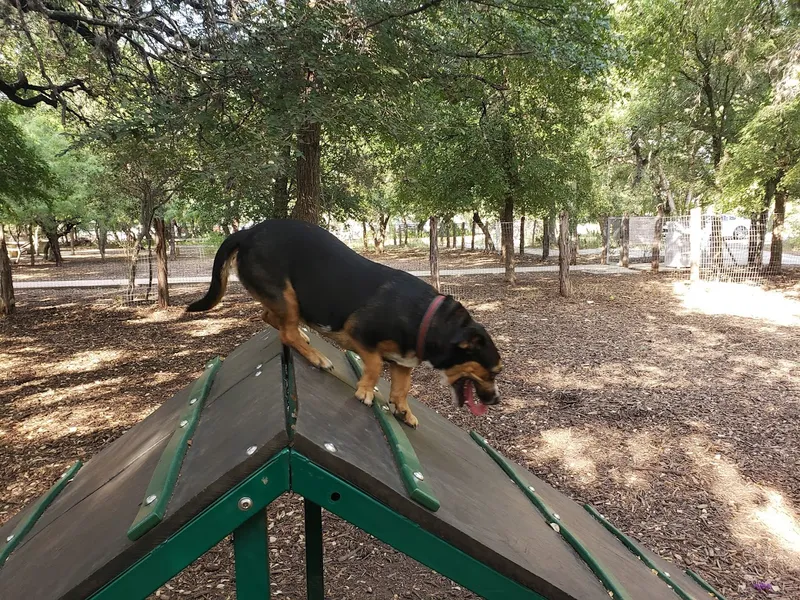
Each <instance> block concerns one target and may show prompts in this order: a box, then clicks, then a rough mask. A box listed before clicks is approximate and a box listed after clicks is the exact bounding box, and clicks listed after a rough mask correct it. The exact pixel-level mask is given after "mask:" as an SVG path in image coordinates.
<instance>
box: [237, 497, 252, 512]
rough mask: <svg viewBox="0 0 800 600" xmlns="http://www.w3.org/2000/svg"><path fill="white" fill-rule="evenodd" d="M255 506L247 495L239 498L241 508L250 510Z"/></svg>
mask: <svg viewBox="0 0 800 600" xmlns="http://www.w3.org/2000/svg"><path fill="white" fill-rule="evenodd" d="M251 508H253V501H252V500H251V499H250V498H248V497H247V496H245V497H244V498H239V510H250V509H251Z"/></svg>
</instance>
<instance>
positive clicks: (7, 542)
mask: <svg viewBox="0 0 800 600" xmlns="http://www.w3.org/2000/svg"><path fill="white" fill-rule="evenodd" d="M82 466H83V463H82V462H81V461H78V462H76V463H75V464H74V465H72V466H71V467H70V468H69V469H67V471H66V472H65V473H64V474H62V475H61V477H59V479H58V481H57V482H56V483H55V484H53V486H52V487H51V488H50V489H49V490H47V493H46V494H45V495H44V496H42V497H41V498H39V499H38V500H37V501H36V503H35V504H34V505H33V508H32V509H31V512H30V514H28V516H26V517H25V518H24V519H22V520H21V521H20V522H19V524H17V526H16V527H15V528H14V531H12V532H11V533H10V534H9V535H8V536H6V537H5V539H2V540H0V567H2V566H3V563H5V562H6V559H7V558H8V557H9V555H10V554H11V552H12V551H13V550H14V548H16V547H17V546H18V545H19V543H20V542H21V541H22V539H23V538H24V537H25V536H26V535H27V534H28V532H29V531H30V530H31V529H33V526H34V525H36V521H38V520H39V517H41V516H42V514H43V513H44V511H45V510H47V507H48V506H50V505H51V504H52V503H53V500H55V499H56V496H58V495H59V494H60V493H61V490H63V489H64V488H65V487H66V485H67V484H68V483H69V482H70V481H72V479H73V477H75V474H76V473H77V472H78V471H79V470H80V468H81V467H82Z"/></svg>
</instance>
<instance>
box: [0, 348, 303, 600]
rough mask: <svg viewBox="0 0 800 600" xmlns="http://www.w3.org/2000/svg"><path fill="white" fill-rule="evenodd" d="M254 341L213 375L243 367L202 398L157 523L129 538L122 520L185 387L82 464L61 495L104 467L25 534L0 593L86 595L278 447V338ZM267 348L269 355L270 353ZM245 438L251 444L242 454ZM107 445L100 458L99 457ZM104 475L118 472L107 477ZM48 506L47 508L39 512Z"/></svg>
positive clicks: (40, 599) (133, 508)
mask: <svg viewBox="0 0 800 600" xmlns="http://www.w3.org/2000/svg"><path fill="white" fill-rule="evenodd" d="M263 341H264V340H261V342H263ZM261 342H259V343H258V344H254V346H255V348H254V347H253V346H251V351H249V352H248V353H240V354H239V355H238V358H237V359H234V360H233V361H231V359H228V360H226V361H224V363H223V366H222V368H221V369H220V375H218V377H220V376H221V374H222V369H225V368H226V367H227V368H228V369H229V371H228V372H229V373H232V372H234V371H238V373H250V375H249V376H245V377H244V379H243V380H240V381H239V382H238V383H236V384H234V385H233V386H232V387H230V388H229V389H228V390H227V391H225V392H224V393H222V394H217V396H216V400H217V401H214V402H213V403H210V404H207V405H206V408H205V410H204V411H203V413H202V415H201V419H200V423H199V424H198V427H197V430H196V431H195V435H194V438H193V440H192V445H191V447H190V449H189V451H188V452H187V454H186V457H185V459H184V463H183V467H182V470H181V474H180V476H179V477H178V481H177V484H176V487H175V492H174V493H173V496H172V500H171V501H170V503H169V505H168V506H167V511H166V514H165V517H164V520H163V521H162V522H161V523H160V524H159V525H158V526H157V527H155V528H154V529H153V530H151V531H150V532H148V533H147V534H145V535H144V536H142V537H141V538H140V539H138V540H136V541H131V540H129V539H127V536H126V532H127V528H128V526H129V525H130V523H131V522H132V521H133V518H134V517H135V516H136V514H137V512H138V510H139V504H140V502H141V499H142V497H143V494H144V491H145V488H146V487H147V485H148V483H149V481H150V478H151V476H152V473H153V469H154V468H155V466H156V464H157V463H158V460H159V459H160V456H161V453H162V451H163V449H164V446H165V444H166V443H167V441H168V438H169V435H170V434H171V432H172V431H173V429H174V427H175V420H176V419H177V418H178V417H179V415H180V409H181V408H182V407H183V406H184V404H185V402H186V398H187V397H188V390H184V391H183V392H182V393H181V394H178V395H176V397H175V399H171V400H170V401H168V402H167V403H165V405H164V406H162V407H161V408H160V409H159V410H158V411H156V412H155V413H153V415H151V416H150V417H148V419H146V423H142V424H140V425H139V426H137V427H136V428H134V429H132V430H131V432H129V433H128V434H126V435H124V436H122V437H121V438H120V439H119V440H117V441H116V442H115V443H114V444H112V445H111V446H110V447H109V448H108V449H107V450H106V451H103V452H102V453H101V454H100V455H98V457H97V458H96V459H93V460H92V461H90V462H89V463H87V465H86V467H84V469H83V471H82V474H81V477H80V478H78V479H76V481H75V482H74V483H73V484H71V485H70V486H68V487H67V490H65V492H64V494H66V493H67V492H70V491H74V490H71V488H72V485H75V484H78V483H79V482H80V480H82V479H84V477H85V474H84V472H86V471H87V470H88V469H89V467H90V466H92V465H93V464H94V465H99V466H101V467H103V469H102V470H101V469H100V468H97V466H95V468H94V470H95V471H97V472H96V473H94V474H91V475H92V477H90V478H89V479H91V485H88V486H85V487H84V489H83V492H82V493H81V494H80V495H78V496H75V497H74V498H73V501H72V502H71V503H70V504H69V505H68V506H66V508H65V509H64V510H62V511H61V512H60V514H59V515H58V516H57V517H56V518H54V519H52V520H51V522H50V523H49V525H48V526H47V527H46V528H45V529H43V530H42V531H41V533H40V535H37V536H35V537H33V538H30V537H29V538H28V541H27V542H24V543H23V544H22V545H21V546H20V547H19V548H17V549H16V550H15V551H14V553H12V555H11V557H10V558H9V560H8V561H7V563H6V566H5V567H4V568H3V569H0V597H2V598H36V600H51V599H56V598H64V599H73V598H75V599H78V598H80V599H83V598H86V597H88V596H89V595H91V594H92V593H94V592H95V591H97V590H98V589H100V588H101V587H102V586H104V585H105V584H107V583H108V582H109V581H110V580H111V579H113V578H114V577H116V576H117V575H119V574H120V573H121V572H123V571H124V570H125V569H127V568H128V567H129V566H130V565H131V564H133V563H134V562H136V561H137V560H139V559H140V558H141V557H142V556H144V555H145V554H147V553H148V552H150V551H151V550H152V549H153V548H154V547H155V546H157V545H158V544H159V543H160V542H162V541H163V540H164V539H166V538H168V537H169V536H170V535H172V534H173V533H175V532H176V531H177V530H179V529H180V528H181V527H182V526H183V525H184V524H186V523H187V522H189V521H190V520H191V519H193V518H194V517H195V516H197V515H198V514H199V513H200V512H202V510H204V509H205V508H207V507H208V506H209V505H210V504H211V503H213V501H214V500H216V499H217V498H218V497H219V496H220V495H222V494H223V493H224V491H226V490H229V489H231V488H232V487H234V486H235V485H236V484H237V483H239V482H240V481H242V480H243V479H245V478H246V477H247V476H249V475H250V474H251V473H252V472H254V471H255V470H257V469H258V468H259V467H260V466H261V465H263V464H264V463H265V462H266V461H267V460H268V459H269V457H270V456H272V455H274V454H275V453H276V452H277V451H279V450H280V449H281V448H282V447H284V446H285V445H286V444H287V437H286V431H285V423H284V413H283V395H282V384H281V377H280V370H281V365H280V356H279V354H280V353H281V346H280V344H277V345H276V346H274V347H273V345H269V344H268V345H267V347H266V348H263V347H262V350H258V349H257V346H259V345H262V344H261ZM276 354H277V355H276ZM270 356H271V357H272V360H271V361H269V360H267V357H270ZM239 361H245V362H246V363H247V365H246V369H244V368H242V366H241V365H239V364H237V363H238V362H239ZM259 362H263V367H264V369H263V370H262V375H260V376H259V377H255V373H254V372H253V368H254V367H255V366H256V365H257V364H259ZM225 363H227V365H226V364H225ZM268 364H269V368H267V365H268ZM229 381H230V380H229ZM218 383H219V379H217V381H216V382H215V384H214V386H213V387H212V394H213V392H214V388H216V387H217V385H218ZM231 432H235V435H231ZM131 440H134V442H135V443H132V442H131ZM251 446H255V448H256V450H255V451H254V452H253V453H252V454H248V453H247V449H248V448H249V447H251ZM104 453H105V454H106V457H104V458H103V460H98V459H100V458H101V456H102V455H103V454H104ZM115 457H116V458H118V459H119V460H120V461H123V462H125V461H126V462H127V466H126V468H124V469H121V470H118V469H116V468H115V463H114V462H113V460H112V459H114V458H115ZM96 461H97V462H96ZM109 473H115V474H114V476H112V477H109V475H108V474H109ZM89 474H90V473H86V475H89ZM64 494H62V496H63V495H64ZM176 500H177V501H176ZM57 502H58V500H57ZM54 506H55V504H54ZM51 510H52V509H51ZM48 513H50V510H48V511H47V512H46V513H45V515H44V516H45V517H46V516H47V515H48Z"/></svg>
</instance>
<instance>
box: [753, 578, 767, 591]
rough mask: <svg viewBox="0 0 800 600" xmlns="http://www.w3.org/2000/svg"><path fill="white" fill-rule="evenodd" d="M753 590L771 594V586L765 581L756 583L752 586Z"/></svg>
mask: <svg viewBox="0 0 800 600" xmlns="http://www.w3.org/2000/svg"><path fill="white" fill-rule="evenodd" d="M753 589H756V590H758V591H759V592H771V591H772V584H771V583H769V582H767V581H756V582H755V583H754V584H753Z"/></svg>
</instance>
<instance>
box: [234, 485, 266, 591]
mask: <svg viewBox="0 0 800 600" xmlns="http://www.w3.org/2000/svg"><path fill="white" fill-rule="evenodd" d="M240 500H241V499H240ZM240 510H241V506H240ZM250 510H251V512H252V509H250ZM233 556H234V567H235V569H236V600H269V597H270V589H269V536H268V535H267V511H266V510H259V511H256V513H255V514H254V515H253V516H252V517H250V518H249V519H248V520H247V521H245V522H244V524H242V525H240V526H239V527H237V528H236V531H234V532H233Z"/></svg>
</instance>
